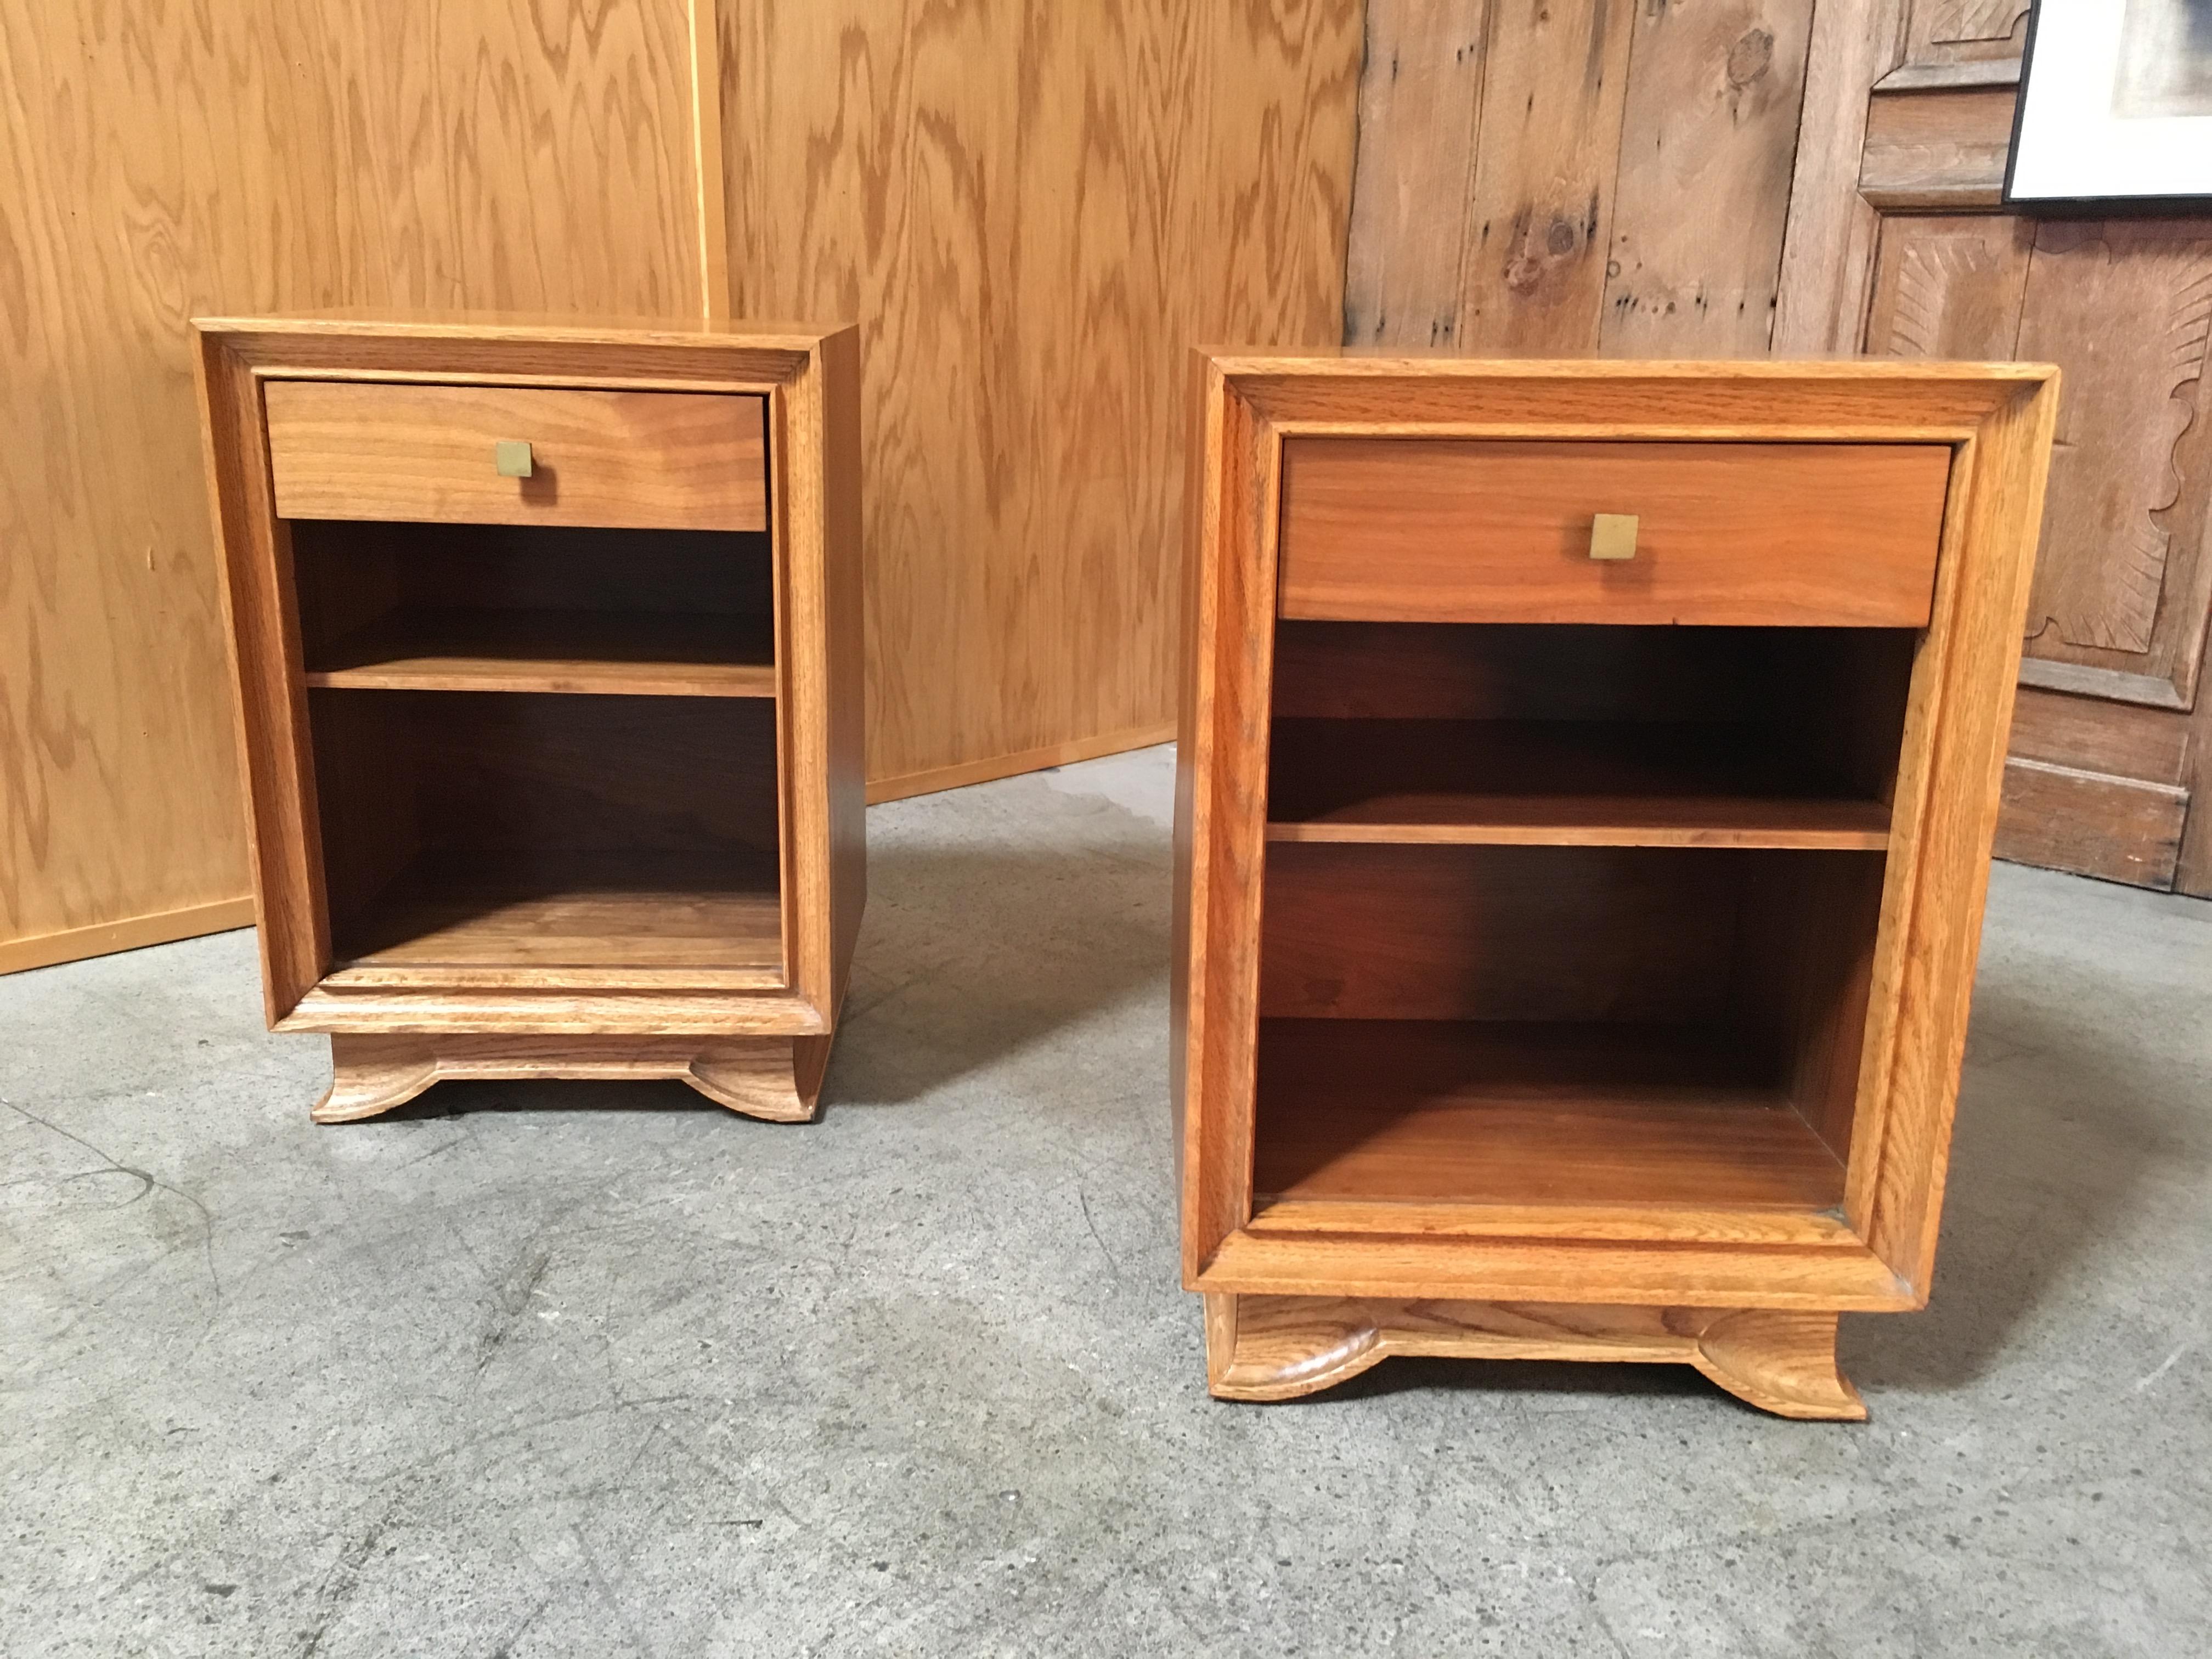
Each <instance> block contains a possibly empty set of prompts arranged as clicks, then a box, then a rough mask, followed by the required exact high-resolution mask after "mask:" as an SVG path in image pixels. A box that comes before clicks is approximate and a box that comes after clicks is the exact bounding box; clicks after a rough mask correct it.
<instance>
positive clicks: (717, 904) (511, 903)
mask: <svg viewBox="0 0 2212 1659" xmlns="http://www.w3.org/2000/svg"><path fill="white" fill-rule="evenodd" d="M333 945H334V951H333V954H334V956H335V957H336V958H337V965H338V967H339V968H341V969H346V968H360V967H380V968H407V967H423V968H435V967H452V968H468V969H518V970H528V969H547V968H561V967H568V966H575V967H583V968H589V969H598V970H620V969H712V970H717V971H720V972H726V973H734V974H737V975H741V976H744V978H746V979H748V980H750V981H752V982H757V984H759V985H761V986H763V987H765V986H773V985H778V984H781V982H782V976H783V933H782V917H781V901H780V899H779V897H778V889H777V883H776V872H775V861H774V860H773V859H770V858H767V857H764V856H726V855H720V854H716V855H702V854H671V853H653V854H641V853H636V852H623V853H619V854H589V853H567V854H563V853H552V852H543V851H540V852H533V853H532V854H529V855H528V856H527V857H522V856H515V857H503V856H495V855H488V854H452V853H446V854H439V853H431V854H424V855H422V856H421V857H418V858H417V859H416V860H414V861H413V862H412V863H410V865H409V866H407V867H406V868H405V869H404V870H403V871H402V872H400V873H399V874H398V876H397V877H396V878H393V880H392V882H391V884H389V885H388V886H386V888H385V889H384V890H382V891H381V892H380V893H379V894H378V895H377V896H376V897H375V899H374V900H373V901H372V902H370V903H368V905H366V906H364V907H363V908H362V911H361V913H360V914H359V915H356V916H355V917H354V918H352V919H351V920H350V921H349V924H347V925H344V926H343V927H341V929H340V931H339V933H338V935H337V938H336V939H334V940H333Z"/></svg>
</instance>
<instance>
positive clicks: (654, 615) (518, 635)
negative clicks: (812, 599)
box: [307, 607, 776, 697]
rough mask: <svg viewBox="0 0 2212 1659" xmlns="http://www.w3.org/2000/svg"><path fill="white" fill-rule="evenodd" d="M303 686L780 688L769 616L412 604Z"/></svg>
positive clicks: (319, 661)
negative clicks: (424, 606)
mask: <svg viewBox="0 0 2212 1659" xmlns="http://www.w3.org/2000/svg"><path fill="white" fill-rule="evenodd" d="M307 684H309V685H311V686H319V687H352V688H355V689H358V690H398V691H557V692H592V693H599V694H603V695H626V696H700V697H772V696H775V694H776V685H775V635H774V633H773V630H772V629H771V628H770V626H769V619H768V618H767V617H694V616H684V615H679V614H676V613H673V612H665V611H660V612H656V611H628V612H625V611H490V610H485V611H460V610H424V609H418V608H413V607H410V608H408V609H404V610H401V611H394V612H392V613H390V614H388V615H386V616H384V617H380V618H378V619H377V620H376V621H374V622H372V623H368V625H367V626H365V627H362V628H358V629H354V630H353V631H352V632H351V633H349V634H347V635H344V636H343V637H342V638H341V639H339V640H338V641H337V642H336V643H334V644H333V645H331V646H330V647H328V648H327V649H325V651H324V652H323V653H321V654H320V655H319V657H317V658H315V659H311V661H310V663H309V666H308V671H307Z"/></svg>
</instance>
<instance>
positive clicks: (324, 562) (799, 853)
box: [195, 318, 867, 1122]
mask: <svg viewBox="0 0 2212 1659" xmlns="http://www.w3.org/2000/svg"><path fill="white" fill-rule="evenodd" d="M197 330H198V341H197V345H198V349H197V354H196V359H195V361H196V364H197V369H198V373H199V378H200V384H201V392H202V397H203V403H204V411H205V416H206V422H207V440H208V453H209V465H210V486H211V489H212V490H213V495H214V501H215V510H216V523H217V528H218V532H219V534H220V537H221V539H222V552H223V562H224V569H225V574H226V579H227V599H228V614H229V617H230V623H231V631H232V642H233V658H234V663H235V665H236V669H237V673H238V684H239V698H240V714H241V729H242V740H243V744H244V753H245V761H246V774H247V778H248V782H249V787H250V794H251V803H252V847H253V854H254V872H255V887H256V893H257V897H258V905H259V916H260V924H261V955H262V966H263V979H264V991H265V994H266V998H267V1004H268V1015H269V1020H270V1025H271V1026H272V1028H273V1029H275V1030H283V1031H325V1032H328V1033H330V1034H331V1052H332V1058H333V1061H334V1066H335V1072H336V1079H335V1081H334V1082H333V1083H332V1085H331V1091H330V1092H329V1093H328V1094H327V1095H326V1096H325V1097H324V1098H323V1100H322V1101H321V1102H320V1103H319V1104H318V1105H317V1106H316V1107H315V1109H314V1115H315V1116H316V1117H317V1118H318V1119H319V1120H321V1121H325V1122H332V1121H342V1120H345V1119H349V1118H358V1117H367V1116H371V1115H374V1114H376V1113H379V1112H382V1111H386V1110H389V1109H391V1108H392V1107H394V1106H397V1105H399V1104H400V1103H403V1102H404V1101H406V1100H408V1099H410V1098H411V1097H414V1096H415V1095H416V1094H418V1093H420V1092H421V1091H422V1090H423V1089H425V1088H427V1087H428V1085H430V1084H432V1083H434V1082H435V1081H437V1080H438V1079H441V1078H454V1077H487V1078H516V1077H587V1078H633V1077H635V1078H644V1077H674V1078H682V1079H684V1080H685V1081H687V1082H689V1083H690V1085H692V1086H693V1087H695V1088H696V1089H698V1090H699V1091H701V1092H702V1093H703V1094H706V1095H708V1096H709V1097H712V1098H713V1099H715V1100H717V1101H720V1103H723V1104H724V1105H726V1106H729V1107H731V1108H732V1109H734V1110H737V1111H740V1112H744V1113H749V1114H750V1115H754V1116H757V1117H768V1118H779V1119H804V1118H807V1117H811V1115H813V1112H814V1109H815V1102H816V1097H817V1091H818V1089H819V1086H820V1083H821V1079H822V1073H823V1066H825V1065H826V1064H827V1061H828V1058H829V1043H830V1040H831V1036H832V1033H833V1031H834V1030H835V1026H836V1017H837V1010H838V1005H839V1002H840V1000H841V999H842V995H843V993H844V989H845V982H846V975H847V968H848V963H849V962H850V960H851V957H852V951H853V944H854V937H855V935H856V934H857V933H858V931H859V928H860V910H861V907H862V904H863V903H864V902H865V901H866V884H867V876H866V842H865V830H864V826H863V820H862V765H863V761H862V752H861V751H862V732H861V701H860V699H861V656H860V650H861V636H860V629H861V623H860V532H859V525H860V502H859V492H860V461H859V435H858V418H859V416H858V392H859V349H858V343H857V337H856V332H855V331H854V330H852V329H845V330H842V331H823V332H814V331H793V330H777V331H766V330H764V331H757V332H750V331H746V330H744V328H743V327H742V326H739V325H729V326H727V327H721V326H714V325H686V324H670V325H665V326H664V327H653V328H621V329H611V328H608V329H602V328H594V327H589V326H573V325H545V326H542V327H541V326H535V325H532V326H524V325H511V324H506V323H500V322H484V321H472V320H469V319H455V320H453V321H452V322H429V321H405V322H400V321H366V320H354V319H289V318H276V319H245V320H231V319H224V320H215V321H203V322H201V323H199V324H197Z"/></svg>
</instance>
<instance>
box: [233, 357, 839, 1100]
mask: <svg viewBox="0 0 2212 1659" xmlns="http://www.w3.org/2000/svg"><path fill="white" fill-rule="evenodd" d="M194 329H195V338H194V345H195V349H194V354H193V367H194V372H195V376H196V379H197V383H198V387H199V392H200V400H201V407H202V410H203V411H204V418H205V421H206V437H207V459H208V476H209V489H210V496H211V499H212V501H213V505H214V509H215V518H216V532H217V540H218V543H219V544H220V548H221V551H222V565H223V574H224V579H225V580H224V588H223V602H224V610H225V616H226V620H227V622H228V632H229V637H230V645H231V661H232V667H233V671H234V675H235V678H236V684H237V686H238V731H239V740H240V751H241V754H242V756H243V759H244V764H245V770H246V780H247V803H248V812H249V820H250V823H249V836H248V841H249V847H250V850H251V853H252V866H253V877H254V891H255V903H256V915H257V917H258V922H259V926H260V951H261V963H262V983H263V994H264V1004H265V1011H266V1014H267V1018H268V1022H269V1025H270V1029H271V1030H278V1031H315V1032H326V1033H329V1034H331V1036H332V1037H333V1040H334V1042H333V1048H334V1054H336V1055H337V1066H338V1072H339V1075H338V1078H337V1081H336V1082H335V1083H334V1084H333V1085H332V1091H331V1095H330V1096H328V1097H325V1100H324V1102H323V1103H321V1104H320V1105H319V1106H318V1108H317V1109H316V1115H317V1116H318V1117H319V1118H321V1119H323V1120H325V1121H337V1120H341V1119H344V1118H351V1117H359V1116H364V1115H372V1114H373V1113H374V1112H377V1111H381V1110H386V1109H390V1108H391V1107H393V1106H396V1105H398V1104H400V1103H402V1102H404V1100H406V1099H407V1098H409V1097H411V1096H412V1095H414V1094H416V1093H418V1092H420V1091H421V1090H422V1089H423V1088H426V1087H428V1085H429V1084H430V1083H431V1082H433V1081H435V1079H437V1078H438V1077H439V1076H441V1075H442V1076H454V1075H470V1076H506V1077H520V1076H537V1077H549V1076H550V1077H558V1076H587V1077H605V1076H639V1077H664V1076H681V1077H684V1078H685V1079H686V1080H687V1081H690V1082H691V1083H692V1084H693V1085H694V1086H695V1087H698V1088H700V1089H701V1091H702V1092H703V1093H707V1094H708V1095H709V1096H710V1097H714V1098H717V1099H720V1100H722V1102H723V1103H725V1104H726V1105H729V1106H731V1107H732V1109H736V1110H739V1111H744V1112H748V1113H750V1115H757V1116H765V1117H775V1118H805V1117H811V1115H812V1114H813V1109H814V1091H815V1089H816V1088H817V1087H818V1085H819V1082H820V1078H821V1073H822V1069H823V1064H824V1063H826V1060H827V1056H828V1049H829V1040H830V1037H831V1035H832V1033H833V1030H834V1027H835V1024H836V1015H837V1011H838V1008H839V1006H840V1004H841V1003H842V1000H843V996H844V992H845V987H846V982H847V979H848V971H849V966H850V963H851V958H852V952H853V947H854V941H855V939H856V938H857V936H858V933H859V931H860V914H861V909H862V908H863V906H864V905H865V903H866V892H867V885H866V884H867V877H866V828H865V817H864V804H863V793H864V783H863V773H864V766H865V754H864V750H865V732H864V727H863V724H862V721H863V719H864V715H863V708H862V698H861V677H862V673H863V664H862V655H861V652H862V639H861V627H862V623H861V612H860V595H861V577H860V502H859V494H860V417H859V390H860V344H859V331H858V330H857V328H854V327H846V328H843V329H838V330H820V329H815V328H811V327H807V326H805V325H761V326H751V327H748V326H747V325H740V324H716V323H702V324H678V323H669V324H661V325H650V326H639V327H620V328H616V327H595V326H589V325H576V324H574V322H573V321H571V322H565V323H564V322H560V321H555V320H539V319H526V318H507V317H501V318H495V319H485V318H474V317H465V316H453V317H436V318H430V317H425V318H418V319H410V320H406V321H394V320H386V319H364V318H359V317H353V316H344V315H325V316H320V317H315V318H266V319H199V320H197V321H196V322H195V324H194ZM284 379H315V380H376V381H387V382H390V381H398V382H410V383H419V384H435V385H459V386H538V387H554V386H562V387H587V388H595V389H604V390H644V391H683V392H733V393H745V394H751V395H754V396H758V397H761V398H764V399H765V400H766V409H767V421H768V434H769V437H768V466H769V497H770V501H769V534H770V538H771V544H772V547H773V549H774V555H773V556H774V561H775V574H774V586H775V634H776V680H777V684H776V707H777V717H776V718H777V732H778V741H777V750H778V763H777V782H778V793H779V797H780V799H779V803H778V816H779V829H780V842H781V853H780V858H781V905H782V919H783V927H782V938H783V951H784V972H783V975H782V980H783V983H782V984H781V987H779V988H776V989H774V990H761V989H754V990H736V989H732V988H731V987H729V985H728V983H727V977H728V976H726V975H725V976H721V977H720V978H718V977H717V976H716V975H714V974H710V973H702V974H699V975H690V974H686V973H683V972H676V973H656V972H653V971H650V970H636V971H635V972H634V973H632V974H630V975H627V976H625V975H605V976H602V975H581V976H568V978H569V982H568V983H567V984H563V983H562V979H563V975H561V974H560V973H558V972H557V970H556V971H552V972H547V973H545V974H544V975H542V979H541V982H540V983H539V984H538V985H535V986H531V987H526V988H525V987H520V986H519V983H518V981H519V975H509V976H504V977H506V978H507V980H508V982H507V983H503V984H501V985H499V986H496V987H490V986H487V985H485V984H484V983H483V976H482V975H474V974H471V972H469V971H468V970H465V969H454V970H434V969H410V970H405V971H404V972H398V973H395V972H393V971H391V970H373V971H368V972H363V973H358V974H356V973H349V972H346V971H339V972H337V973H333V972H332V971H331V921H330V916H329V913H328V905H327V900H326V896H325V890H324V882H323V862H322V846H321V829H320V826H319V813H318V805H317V797H316V785H315V776H314V769H313V748H312V742H311V738H310V730H309V725H308V714H307V708H308V703H307V678H306V670H305V664H304V661H303V656H302V649H301V635H300V628H299V621H298V617H297V614H296V611H295V596H294V584H293V564H292V547H291V534H290V530H289V526H288V525H287V524H286V523H285V521H284V520H281V519H279V518H278V517H277V516H276V507H275V501H274V494H273V486H272V481H271V477H270V465H269V453H268V441H267V430H266V423H265V416H264V409H263V400H262V386H263V384H264V382H265V381H268V380H284ZM487 695H498V694H495V693H492V694H487ZM578 978H581V979H583V980H585V981H589V982H588V983H586V984H582V985H580V984H578V983H577V982H576V980H577V979H578ZM609 979H612V980H620V981H623V982H622V983H621V984H619V985H611V984H609V983H607V982H605V981H607V980H609ZM395 1038H404V1039H407V1041H405V1042H400V1043H398V1046H397V1048H395V1046H394V1042H393V1041H392V1039H395ZM349 1045H350V1047H349ZM744 1045H751V1048H750V1050H746V1049H745V1048H744ZM401 1049H404V1050H405V1052H404V1053H401V1052H399V1050H401ZM679 1050H680V1051H681V1052H679ZM741 1051H743V1052H742V1054H741ZM753 1051H757V1052H753ZM761 1054H765V1055H766V1056H767V1058H768V1060H769V1062H771V1066H770V1069H775V1068H778V1067H780V1071H781V1082H780V1084H778V1085H776V1086H774V1087H769V1086H767V1085H764V1084H762V1083H760V1082H759V1081H758V1076H759V1073H760V1072H761V1069H762V1068H761V1066H759V1065H757V1064H756V1063H754V1062H755V1061H757V1060H758V1059H759V1057H760V1055H761ZM695 1062H696V1063H695ZM738 1073H744V1074H746V1075H747V1076H748V1077H750V1078H752V1079H755V1080H754V1081H753V1082H752V1083H750V1084H732V1083H730V1082H729V1079H731V1078H732V1077H733V1076H736V1075H737V1074H738Z"/></svg>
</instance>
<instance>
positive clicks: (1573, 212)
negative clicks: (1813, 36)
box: [1344, 0, 1813, 356]
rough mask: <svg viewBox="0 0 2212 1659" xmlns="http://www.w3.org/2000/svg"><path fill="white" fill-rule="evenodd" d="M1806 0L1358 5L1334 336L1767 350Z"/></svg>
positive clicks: (1571, 349) (1463, 345)
mask: <svg viewBox="0 0 2212 1659" xmlns="http://www.w3.org/2000/svg"><path fill="white" fill-rule="evenodd" d="M1812 18H1813V5H1812V0H1588V3H1584V4H1576V5H1559V4H1555V3H1549V0H1370V3H1369V6H1368V12H1367V59H1366V68H1365V71H1364V75H1363V77H1362V80H1361V83H1360V94H1359V97H1360V129H1359V159H1358V173H1357V178H1356V181H1355V184H1354V187H1353V194H1352V246H1351V250H1350V254H1349V258H1348V261H1347V268H1346V269H1347V275H1346V293H1345V334H1344V337H1345V339H1346V342H1347V343H1352V344H1357V345H1381V346H1401V347H1424V348H1425V347H1431V346H1435V347H1439V348H1445V349H1456V350H1460V351H1463V352H1470V353H1475V352H1483V351H1514V352H1558V353H1563V354H1575V353H1582V352H1590V351H1599V350H1602V351H1606V352H1607V353H1616V354H1621V355H1632V356H1712V355H1723V356H1741V355H1747V354H1749V355H1759V354H1763V353H1764V352H1765V350H1766V349H1767V342H1768V339H1769V337H1770V335H1771V331H1772V327H1773V315H1774V307H1775V296H1776V293H1777V290H1778V280H1779V275H1780V270H1781V264H1782V251H1783V231H1784V224H1785V222H1786V220H1787V216H1788V212H1789V203H1790V170H1791V166H1792V163H1793V161H1794V160H1795V155H1796V132H1797V124H1798V116H1799V110H1800V106H1801V105H1802V100H1803V96H1804V85H1805V65H1806V59H1807V52H1808V43H1809V40H1810V33H1811V29H1812Z"/></svg>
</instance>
